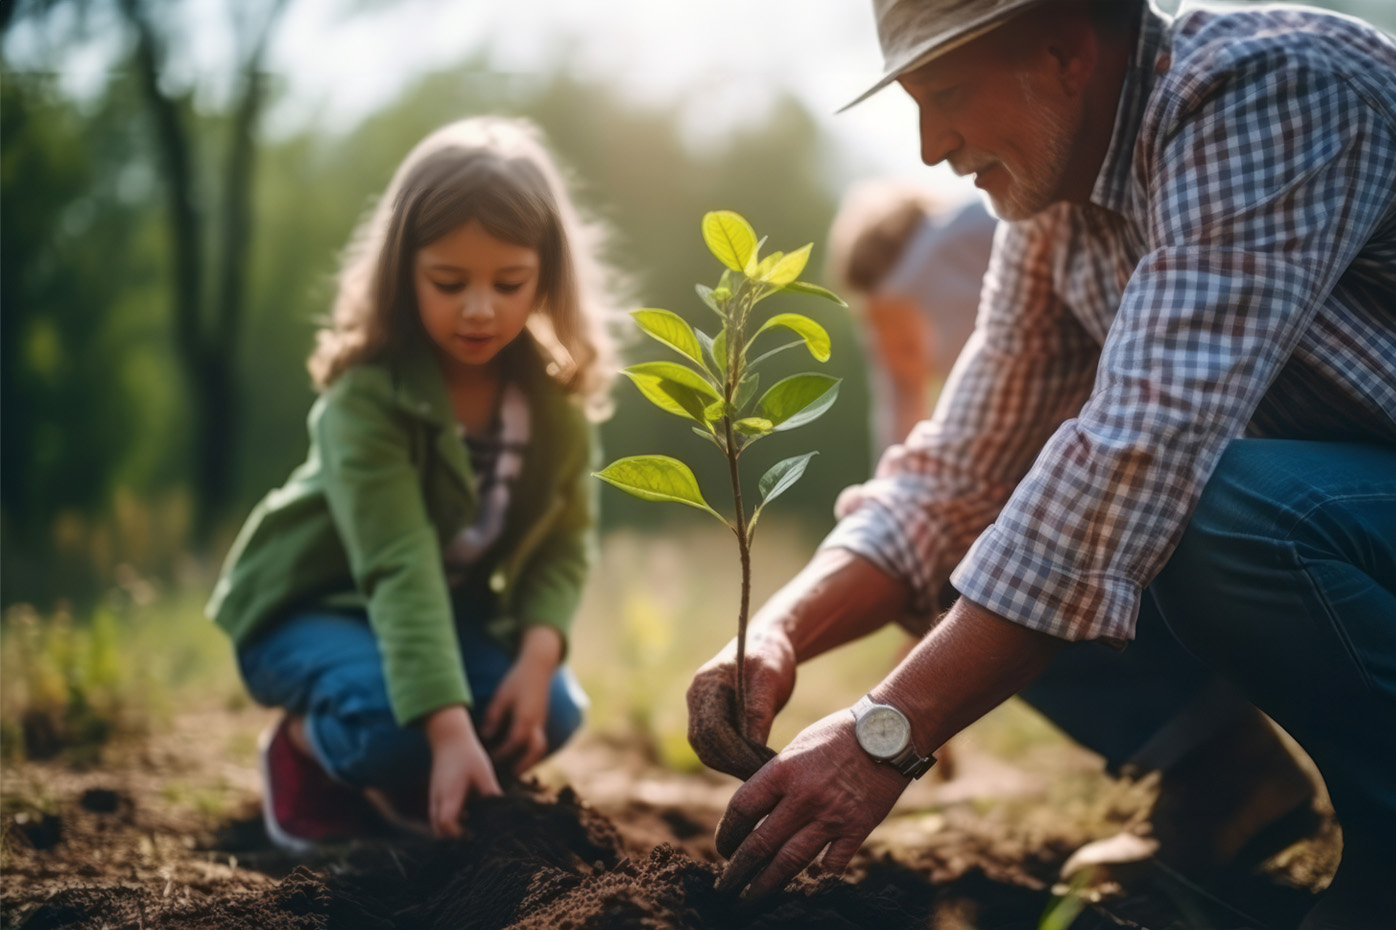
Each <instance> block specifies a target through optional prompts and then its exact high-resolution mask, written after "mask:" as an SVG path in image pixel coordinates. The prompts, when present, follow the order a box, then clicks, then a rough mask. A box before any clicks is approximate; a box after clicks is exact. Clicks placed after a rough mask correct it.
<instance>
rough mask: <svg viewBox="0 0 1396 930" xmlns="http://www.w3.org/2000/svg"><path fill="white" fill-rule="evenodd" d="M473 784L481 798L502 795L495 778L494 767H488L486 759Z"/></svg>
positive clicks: (497, 780)
mask: <svg viewBox="0 0 1396 930" xmlns="http://www.w3.org/2000/svg"><path fill="white" fill-rule="evenodd" d="M473 784H474V787H475V790H476V792H477V793H478V794H479V795H480V796H481V797H487V798H492V797H497V796H499V795H501V794H503V793H504V791H503V790H502V789H501V788H500V787H499V779H498V778H496V777H495V774H494V766H492V765H490V763H489V760H488V759H486V760H485V764H484V766H482V768H481V771H480V772H479V773H478V774H477V775H476V777H475V779H474V780H473Z"/></svg>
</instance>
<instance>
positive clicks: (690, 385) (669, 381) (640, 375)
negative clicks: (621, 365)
mask: <svg viewBox="0 0 1396 930" xmlns="http://www.w3.org/2000/svg"><path fill="white" fill-rule="evenodd" d="M625 375H626V376H627V377H628V378H630V380H631V381H634V382H635V386H636V387H637V388H639V389H640V393H641V394H644V395H645V397H646V398H647V399H648V400H649V401H650V403H652V404H654V405H655V406H656V407H658V408H659V409H660V410H663V411H665V412H666V413H672V414H674V415H675V416H680V417H688V418H689V419H691V420H696V421H697V422H699V423H701V424H703V425H707V422H708V421H707V418H706V417H705V416H704V415H703V414H704V411H705V410H706V409H707V407H708V405H709V404H711V403H712V402H713V401H715V400H721V399H722V398H721V397H720V396H719V395H718V393H717V391H715V390H713V388H712V385H710V384H708V382H707V381H706V380H704V378H703V376H702V375H700V374H698V372H696V371H694V370H693V369H691V368H687V367H685V366H683V365H680V364H679V363H677V362H642V363H641V364H639V365H631V366H630V367H629V368H627V369H625Z"/></svg>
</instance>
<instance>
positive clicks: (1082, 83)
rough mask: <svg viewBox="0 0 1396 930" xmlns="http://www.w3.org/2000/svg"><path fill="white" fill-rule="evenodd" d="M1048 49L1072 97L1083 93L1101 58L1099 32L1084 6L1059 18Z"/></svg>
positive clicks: (1066, 90) (1059, 76)
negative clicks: (1097, 32)
mask: <svg viewBox="0 0 1396 930" xmlns="http://www.w3.org/2000/svg"><path fill="white" fill-rule="evenodd" d="M1047 51H1048V54H1050V55H1051V56H1052V59H1053V60H1054V61H1055V62H1056V64H1057V80H1058V81H1059V82H1060V83H1061V87H1062V90H1063V91H1065V92H1066V93H1067V94H1069V95H1071V96H1073V97H1077V96H1080V95H1081V94H1082V93H1084V92H1085V89H1086V85H1087V84H1089V83H1090V79H1091V76H1092V75H1093V74H1094V73H1095V70H1096V66H1097V64H1098V63H1099V62H1100V36H1098V35H1097V34H1096V30H1095V26H1094V24H1093V23H1092V22H1091V19H1090V16H1089V15H1088V14H1087V13H1086V12H1085V10H1084V9H1082V10H1077V11H1073V13H1072V14H1070V15H1065V16H1061V17H1060V18H1059V19H1058V20H1057V22H1056V23H1055V24H1054V29H1053V36H1052V40H1051V42H1050V43H1049V44H1048V47H1047Z"/></svg>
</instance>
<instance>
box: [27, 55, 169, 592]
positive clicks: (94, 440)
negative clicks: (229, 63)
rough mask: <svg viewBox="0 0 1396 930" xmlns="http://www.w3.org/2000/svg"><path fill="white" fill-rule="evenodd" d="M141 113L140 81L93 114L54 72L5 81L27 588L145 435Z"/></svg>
mask: <svg viewBox="0 0 1396 930" xmlns="http://www.w3.org/2000/svg"><path fill="white" fill-rule="evenodd" d="M135 104H136V101H135V98H134V96H133V95H132V94H131V93H130V88H129V85H126V86H121V85H113V86H112V87H111V88H110V92H109V93H108V94H107V95H105V97H104V99H103V100H102V101H101V102H100V103H99V105H98V106H97V107H96V108H95V109H94V110H93V111H92V112H85V111H84V110H83V109H82V108H79V107H78V106H76V105H75V104H74V103H73V102H72V101H70V100H68V99H66V98H65V97H64V96H63V95H62V94H61V93H60V92H59V90H58V88H57V86H56V81H55V80H54V79H53V78H52V77H51V76H47V75H16V74H10V73H6V74H5V75H4V80H3V82H2V83H0V136H3V138H4V140H5V145H4V149H3V156H2V157H0V189H3V196H0V228H3V230H4V235H5V243H4V248H3V249H2V250H0V307H2V308H3V313H0V421H2V422H3V423H4V430H5V438H4V448H5V464H4V469H3V470H2V471H0V508H2V509H3V515H4V529H5V538H6V546H5V573H6V585H7V588H15V587H16V586H17V587H18V589H19V592H22V590H23V589H24V587H25V585H26V584H30V583H32V582H34V581H35V579H36V577H39V576H43V575H45V574H46V571H47V566H48V563H49V561H50V560H49V558H48V556H49V554H50V549H49V547H48V545H47V543H48V541H49V534H48V530H49V528H50V524H51V523H52V521H53V519H54V517H55V515H57V514H60V513H64V512H69V513H78V514H91V513H93V512H95V511H97V510H99V509H100V508H101V507H102V506H103V505H105V504H106V503H107V499H108V496H109V495H110V492H111V489H112V484H113V481H114V477H115V475H116V473H117V472H118V470H119V469H120V468H121V467H122V466H123V465H124V464H125V463H126V462H128V461H129V458H130V453H131V448H132V442H133V439H135V438H136V437H135V436H134V433H135V431H136V421H137V420H138V413H137V411H136V410H135V409H134V405H133V404H132V403H131V400H132V393H131V392H130V391H129V390H128V389H127V375H128V371H129V369H128V367H127V366H128V364H129V360H130V355H129V354H128V349H129V345H130V343H129V340H130V336H131V330H132V328H134V327H137V326H139V325H140V319H141V316H142V308H141V301H142V300H143V299H144V298H145V297H147V296H148V295H149V290H148V285H149V282H150V280H151V278H152V276H153V274H154V273H155V267H154V266H153V264H152V262H151V261H150V259H151V255H150V250H149V249H148V248H146V246H147V243H148V240H147V239H145V238H143V233H144V232H145V231H147V230H149V228H150V224H149V223H148V222H147V219H148V211H147V210H146V209H145V206H144V203H143V202H142V196H141V193H142V188H143V180H144V179H143V177H142V175H141V174H140V172H139V167H138V166H139V163H140V154H139V153H140V149H139V143H138V140H137V139H135V138H134V135H135V134H134V133H133V132H132V130H131V125H132V121H131V116H132V112H133V110H134V109H135ZM123 308H125V309H126V310H127V314H126V320H125V322H124V324H123V321H122V320H121V319H120V317H121V310H122V309H123ZM16 541H18V542H20V545H13V544H12V543H14V542H16ZM19 592H16V593H19ZM10 593H11V591H9V590H7V592H6V595H7V597H8V596H9V595H10Z"/></svg>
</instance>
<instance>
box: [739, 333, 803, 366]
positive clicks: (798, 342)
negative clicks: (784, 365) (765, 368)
mask: <svg viewBox="0 0 1396 930" xmlns="http://www.w3.org/2000/svg"><path fill="white" fill-rule="evenodd" d="M804 344H805V341H804V340H803V339H793V340H791V341H790V342H786V343H782V344H781V345H778V346H776V347H775V348H774V349H771V350H769V351H767V352H762V353H761V354H760V355H758V356H756V358H754V359H752V360H751V361H749V362H747V363H746V367H747V368H755V367H756V366H757V365H760V364H761V363H762V362H764V361H765V360H766V359H768V358H770V357H771V356H772V355H779V354H780V353H782V352H784V351H785V350H786V349H794V348H797V347H799V346H802V345H804Z"/></svg>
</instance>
